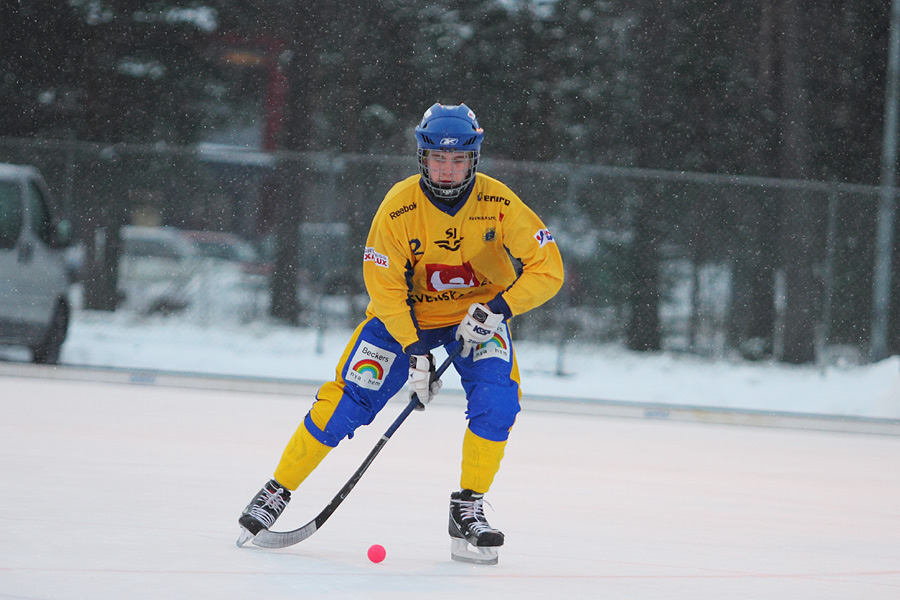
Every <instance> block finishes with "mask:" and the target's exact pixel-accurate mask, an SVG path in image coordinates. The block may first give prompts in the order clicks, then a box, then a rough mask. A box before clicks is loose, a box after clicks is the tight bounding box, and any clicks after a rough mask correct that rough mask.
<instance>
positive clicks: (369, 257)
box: [363, 244, 543, 269]
mask: <svg viewBox="0 0 900 600" xmlns="http://www.w3.org/2000/svg"><path fill="white" fill-rule="evenodd" d="M542 245H543V244H542ZM363 262H373V263H375V265H376V266H379V267H384V268H385V269H387V268H388V257H387V256H385V255H384V254H379V253H378V252H375V248H372V247H368V248H366V251H365V252H363Z"/></svg>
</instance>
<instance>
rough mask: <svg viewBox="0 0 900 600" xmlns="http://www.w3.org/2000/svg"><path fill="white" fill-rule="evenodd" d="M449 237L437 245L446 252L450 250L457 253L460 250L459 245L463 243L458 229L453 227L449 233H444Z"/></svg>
mask: <svg viewBox="0 0 900 600" xmlns="http://www.w3.org/2000/svg"><path fill="white" fill-rule="evenodd" d="M444 234H445V235H446V236H447V239H446V240H438V241H436V242H435V244H437V245H438V247H440V248H443V249H444V250H450V251H451V252H456V251H457V250H459V245H460V244H461V243H462V241H463V239H462V238H461V237H458V236H459V232H457V230H456V227H451V228H450V229H448V230H447V231H445V232H444Z"/></svg>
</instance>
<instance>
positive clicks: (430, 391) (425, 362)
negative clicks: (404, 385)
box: [409, 353, 442, 408]
mask: <svg viewBox="0 0 900 600" xmlns="http://www.w3.org/2000/svg"><path fill="white" fill-rule="evenodd" d="M432 375H434V357H433V356H432V355H431V354H430V353H429V354H410V355H409V399H410V400H412V397H413V394H415V395H416V397H418V398H419V402H421V403H422V404H428V403H429V402H431V399H432V398H434V397H435V396H437V393H438V392H439V391H440V390H441V385H442V383H441V380H440V379H438V380H437V381H431V376H432ZM423 408H424V407H423Z"/></svg>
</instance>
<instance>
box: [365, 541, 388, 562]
mask: <svg viewBox="0 0 900 600" xmlns="http://www.w3.org/2000/svg"><path fill="white" fill-rule="evenodd" d="M368 556H369V560H371V561H372V562H373V563H380V562H381V561H383V560H384V557H385V556H387V551H386V550H385V549H384V546H382V545H380V544H372V545H371V546H369V552H368Z"/></svg>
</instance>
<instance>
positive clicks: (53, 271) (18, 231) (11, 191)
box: [0, 163, 71, 364]
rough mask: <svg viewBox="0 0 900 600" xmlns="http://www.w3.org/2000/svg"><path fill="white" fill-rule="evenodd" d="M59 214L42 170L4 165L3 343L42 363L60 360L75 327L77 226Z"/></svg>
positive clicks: (0, 202) (0, 200) (0, 222)
mask: <svg viewBox="0 0 900 600" xmlns="http://www.w3.org/2000/svg"><path fill="white" fill-rule="evenodd" d="M58 211H59V208H58V207H57V206H56V205H55V204H54V202H53V199H52V197H51V196H50V193H49V191H48V189H47V185H46V183H45V182H44V179H43V177H41V174H40V173H39V172H38V170H37V169H36V168H34V167H29V166H20V165H10V164H3V163H0V345H7V346H26V347H28V348H30V349H31V351H32V361H33V362H36V363H47V364H56V363H57V362H59V352H60V348H61V347H62V344H63V342H64V341H65V339H66V333H67V332H68V328H69V299H68V287H69V280H68V278H67V276H66V265H65V261H64V258H63V251H64V249H65V248H66V246H68V245H69V243H70V241H71V224H70V223H69V221H66V220H64V219H62V218H61V216H60V214H59V212H58Z"/></svg>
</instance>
